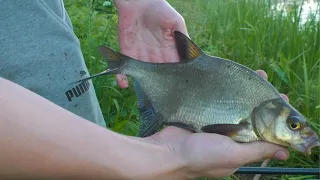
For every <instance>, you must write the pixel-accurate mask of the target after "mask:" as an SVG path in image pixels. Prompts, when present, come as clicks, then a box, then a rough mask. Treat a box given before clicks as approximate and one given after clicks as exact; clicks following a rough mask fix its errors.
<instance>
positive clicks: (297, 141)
mask: <svg viewBox="0 0 320 180" xmlns="http://www.w3.org/2000/svg"><path fill="white" fill-rule="evenodd" d="M251 119H252V123H253V128H254V130H255V132H256V134H257V135H258V136H259V137H260V138H261V139H263V140H265V141H267V142H270V143H274V144H278V145H282V146H285V147H291V148H293V149H295V150H296V151H299V152H303V153H305V154H308V155H310V154H311V149H312V148H313V147H316V146H318V147H320V141H319V137H318V135H317V133H316V132H314V131H313V130H312V128H311V126H310V124H309V123H308V122H307V120H306V118H305V117H304V116H303V115H301V114H300V113H299V112H298V111H297V110H296V109H294V108H293V107H292V106H290V105H289V104H288V103H287V102H286V101H285V100H283V99H282V98H279V99H273V100H269V101H265V102H263V103H261V104H260V105H259V106H257V107H256V108H255V109H254V110H253V112H252V115H251Z"/></svg>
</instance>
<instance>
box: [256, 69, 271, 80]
mask: <svg viewBox="0 0 320 180" xmlns="http://www.w3.org/2000/svg"><path fill="white" fill-rule="evenodd" d="M256 72H257V73H258V74H259V75H260V76H262V77H263V78H265V79H266V80H268V75H267V73H266V72H265V71H263V70H260V69H259V70H256Z"/></svg>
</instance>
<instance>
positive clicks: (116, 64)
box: [70, 46, 132, 84]
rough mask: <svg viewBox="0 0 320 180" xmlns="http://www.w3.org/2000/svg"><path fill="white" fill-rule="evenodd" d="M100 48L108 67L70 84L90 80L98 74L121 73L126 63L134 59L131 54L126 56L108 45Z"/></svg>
mask: <svg viewBox="0 0 320 180" xmlns="http://www.w3.org/2000/svg"><path fill="white" fill-rule="evenodd" d="M98 49H99V51H100V53H101V55H102V57H103V58H104V59H106V61H107V62H108V69H106V70H104V71H102V72H100V73H98V74H95V75H92V76H90V77H87V78H84V79H81V80H79V81H75V82H72V83H70V84H74V83H78V82H81V81H86V80H89V79H92V78H95V77H98V76H102V75H110V74H119V73H121V71H122V69H123V66H124V65H125V64H126V62H127V61H129V60H130V59H132V58H130V57H129V56H126V55H124V54H122V53H119V52H116V51H114V50H112V49H111V48H109V47H106V46H99V47H98Z"/></svg>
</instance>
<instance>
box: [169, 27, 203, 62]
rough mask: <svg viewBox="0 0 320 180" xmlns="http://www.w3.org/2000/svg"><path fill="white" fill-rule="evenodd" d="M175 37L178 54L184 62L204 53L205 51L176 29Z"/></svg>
mask: <svg viewBox="0 0 320 180" xmlns="http://www.w3.org/2000/svg"><path fill="white" fill-rule="evenodd" d="M174 37H175V41H176V46H177V49H178V54H179V56H180V59H181V61H182V62H183V61H191V60H193V59H195V58H197V57H199V56H202V55H203V54H204V53H203V51H202V50H201V49H200V48H199V47H198V46H197V45H196V44H195V43H194V42H193V41H191V39H190V38H188V37H187V36H186V35H184V34H183V33H181V32H179V31H174Z"/></svg>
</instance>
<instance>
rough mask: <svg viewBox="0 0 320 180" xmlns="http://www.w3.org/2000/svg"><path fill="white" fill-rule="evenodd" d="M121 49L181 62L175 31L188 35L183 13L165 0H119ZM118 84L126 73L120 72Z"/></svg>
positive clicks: (146, 57)
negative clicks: (176, 46) (176, 45)
mask: <svg viewBox="0 0 320 180" xmlns="http://www.w3.org/2000/svg"><path fill="white" fill-rule="evenodd" d="M116 6H117V9H118V15H119V24H118V26H119V27H118V37H119V44H120V52H121V53H123V54H125V55H128V56H130V57H132V58H135V59H138V60H141V61H148V62H159V63H161V62H178V61H179V56H178V54H177V49H176V48H175V40H174V36H173V32H174V31H180V32H182V33H184V34H185V35H187V36H188V33H187V28H186V25H185V22H184V19H183V17H182V16H181V15H180V14H179V13H178V12H177V11H176V10H175V9H174V8H172V7H171V6H170V4H169V3H168V2H167V1H165V0H116ZM117 83H118V85H119V87H121V88H126V87H128V80H127V77H126V76H125V75H123V74H121V75H120V74H119V75H117Z"/></svg>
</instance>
